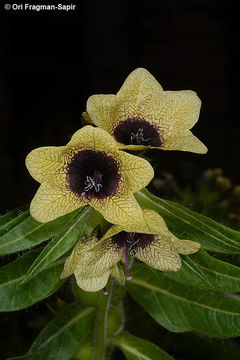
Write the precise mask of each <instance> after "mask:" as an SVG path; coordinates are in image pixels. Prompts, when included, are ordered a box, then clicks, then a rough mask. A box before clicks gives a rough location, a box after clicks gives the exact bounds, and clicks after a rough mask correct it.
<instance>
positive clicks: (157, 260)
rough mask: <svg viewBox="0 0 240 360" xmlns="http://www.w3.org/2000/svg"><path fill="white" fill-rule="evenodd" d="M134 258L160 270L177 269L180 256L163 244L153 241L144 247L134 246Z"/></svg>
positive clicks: (179, 265) (179, 266) (179, 264)
mask: <svg viewBox="0 0 240 360" xmlns="http://www.w3.org/2000/svg"><path fill="white" fill-rule="evenodd" d="M135 251H136V258H138V259H139V260H141V261H143V262H145V263H146V264H148V265H150V266H151V267H153V268H155V269H158V270H161V271H178V270H180V268H181V258H180V256H179V255H178V254H177V253H176V252H173V251H171V249H170V247H169V246H168V245H165V244H160V243H158V244H156V243H153V244H151V245H149V246H147V247H146V248H144V249H142V248H140V247H137V248H136V250H135Z"/></svg>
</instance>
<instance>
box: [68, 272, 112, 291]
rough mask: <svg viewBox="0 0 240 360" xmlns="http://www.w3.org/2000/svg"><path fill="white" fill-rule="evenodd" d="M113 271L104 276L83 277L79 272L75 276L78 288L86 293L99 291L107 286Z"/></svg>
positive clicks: (103, 274)
mask: <svg viewBox="0 0 240 360" xmlns="http://www.w3.org/2000/svg"><path fill="white" fill-rule="evenodd" d="M110 273H111V270H107V271H105V272H104V273H102V274H95V275H93V276H83V275H82V274H81V273H79V272H78V271H77V270H76V271H75V273H74V275H75V278H76V281H77V284H78V286H79V287H80V288H81V289H82V290H84V291H90V292H94V291H99V290H101V289H103V288H104V286H106V284H107V282H108V279H109V276H110Z"/></svg>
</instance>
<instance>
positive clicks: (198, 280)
mask: <svg viewBox="0 0 240 360" xmlns="http://www.w3.org/2000/svg"><path fill="white" fill-rule="evenodd" d="M164 275H165V276H167V277H168V278H171V279H173V280H177V281H180V282H183V283H186V284H189V285H194V286H200V287H204V288H207V289H213V290H217V291H228V292H239V291H240V268H238V267H237V266H234V265H231V264H228V263H226V262H224V261H220V260H217V259H215V258H214V257H212V256H210V255H208V254H207V253H206V252H205V251H204V250H200V251H198V252H197V253H196V254H193V255H189V256H183V255H182V268H181V270H180V271H178V272H176V273H170V272H168V273H164Z"/></svg>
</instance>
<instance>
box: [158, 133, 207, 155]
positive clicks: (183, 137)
mask: <svg viewBox="0 0 240 360" xmlns="http://www.w3.org/2000/svg"><path fill="white" fill-rule="evenodd" d="M161 149H162V150H182V151H191V152H193V153H197V154H206V153H207V151H208V149H207V148H206V146H205V145H204V144H203V143H202V142H201V141H200V140H198V138H197V137H196V136H194V135H193V134H192V133H191V131H189V130H184V131H183V132H182V133H181V134H178V135H176V136H175V137H173V138H171V139H169V140H168V139H167V140H166V142H165V143H164V145H163V146H162V147H161Z"/></svg>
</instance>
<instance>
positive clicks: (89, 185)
mask: <svg viewBox="0 0 240 360" xmlns="http://www.w3.org/2000/svg"><path fill="white" fill-rule="evenodd" d="M101 180H102V175H101V174H100V173H99V172H98V171H95V173H94V175H93V178H91V176H87V180H86V181H85V182H84V184H85V185H86V186H85V187H84V188H83V190H84V191H89V190H91V189H93V188H94V190H95V191H96V192H99V191H100V189H101V188H102V184H101V183H100V182H101Z"/></svg>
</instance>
